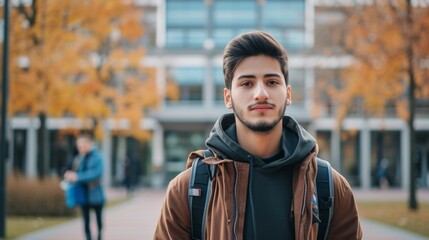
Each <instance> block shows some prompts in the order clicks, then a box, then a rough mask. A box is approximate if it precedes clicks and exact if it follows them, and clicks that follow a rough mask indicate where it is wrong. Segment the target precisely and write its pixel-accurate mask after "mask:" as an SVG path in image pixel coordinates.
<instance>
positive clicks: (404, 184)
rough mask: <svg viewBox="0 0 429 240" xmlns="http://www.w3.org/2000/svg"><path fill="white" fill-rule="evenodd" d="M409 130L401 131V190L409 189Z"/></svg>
mask: <svg viewBox="0 0 429 240" xmlns="http://www.w3.org/2000/svg"><path fill="white" fill-rule="evenodd" d="M409 142H410V136H409V129H408V128H407V127H404V128H402V130H401V143H400V144H401V170H402V171H401V175H402V176H401V188H402V189H409V188H410V162H411V159H409V156H410V148H409V147H408V146H409V144H408V143H409Z"/></svg>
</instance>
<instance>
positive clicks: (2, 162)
mask: <svg viewBox="0 0 429 240" xmlns="http://www.w3.org/2000/svg"><path fill="white" fill-rule="evenodd" d="M3 3H4V4H3V11H4V14H3V17H4V20H3V22H4V27H3V64H2V67H3V73H2V78H3V82H2V108H1V120H0V121H1V128H0V130H1V132H0V135H1V137H0V149H1V156H0V238H6V157H7V155H6V151H7V145H6V121H7V93H8V73H9V72H8V70H9V68H8V66H9V64H8V61H9V51H8V50H9V0H4V2H3Z"/></svg>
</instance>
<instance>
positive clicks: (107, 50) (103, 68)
mask: <svg viewBox="0 0 429 240" xmlns="http://www.w3.org/2000/svg"><path fill="white" fill-rule="evenodd" d="M21 4H22V3H21ZM142 14H143V11H142V9H139V8H138V7H136V6H135V5H134V4H133V2H132V1H122V0H108V1H107V0H88V1H65V2H64V1H54V0H45V1H37V0H33V1H32V2H31V4H30V5H29V6H24V5H20V6H19V7H17V8H15V9H14V11H13V12H12V22H13V24H12V25H13V26H15V27H14V28H13V31H12V33H11V43H12V44H11V63H12V66H11V74H10V75H11V79H12V81H11V94H10V101H9V102H10V104H11V105H10V108H9V109H10V114H11V116H16V115H17V114H21V115H25V116H38V117H39V118H40V120H41V125H42V126H41V130H42V131H41V134H40V135H41V136H42V137H41V140H40V141H39V144H42V145H45V147H41V150H42V151H41V153H42V154H41V156H40V159H41V162H42V163H43V164H42V165H43V166H42V167H41V168H40V169H39V172H40V173H41V175H42V176H43V175H44V174H45V173H46V172H45V171H46V170H47V165H46V164H47V159H46V155H45V154H44V152H45V151H46V149H45V148H46V130H45V129H46V127H45V126H46V121H45V119H46V118H47V117H64V116H71V117H77V118H79V119H81V120H82V122H83V123H84V126H85V127H89V128H92V129H93V130H94V131H95V135H96V137H98V138H99V137H101V134H102V129H103V128H102V125H103V124H100V123H102V122H103V121H105V120H106V119H108V118H114V119H121V120H125V122H126V123H127V125H128V128H127V130H124V131H121V132H119V133H122V134H132V135H133V136H136V137H137V138H139V139H145V138H147V137H148V136H147V134H144V132H143V131H141V130H140V127H139V124H138V123H139V121H140V119H142V118H143V117H144V113H145V110H146V109H148V108H151V107H156V105H157V104H158V102H159V100H160V99H159V94H158V90H157V86H156V80H155V77H154V74H155V72H154V70H153V69H147V68H145V67H143V66H142V65H141V64H140V62H141V61H140V60H141V58H142V57H143V56H144V55H145V52H144V49H143V48H142V47H141V44H140V43H139V39H140V38H141V37H142V35H143V34H144V29H143V27H142V25H141V24H140V18H141V16H142ZM169 87H170V88H169V89H168V93H167V96H172V97H175V94H177V90H176V89H175V88H174V87H175V85H174V84H171V85H170V86H169ZM44 150H45V151H44ZM40 170H41V171H40Z"/></svg>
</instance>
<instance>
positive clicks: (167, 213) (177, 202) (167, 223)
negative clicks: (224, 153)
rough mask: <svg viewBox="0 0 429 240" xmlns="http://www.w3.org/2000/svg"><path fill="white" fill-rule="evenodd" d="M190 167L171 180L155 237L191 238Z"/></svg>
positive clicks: (162, 238) (166, 238)
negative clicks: (189, 205) (189, 204)
mask: <svg viewBox="0 0 429 240" xmlns="http://www.w3.org/2000/svg"><path fill="white" fill-rule="evenodd" d="M189 170H190V169H188V170H186V171H184V172H182V173H181V174H179V175H178V176H176V177H175V178H174V179H173V180H171V181H170V183H169V185H168V188H167V191H166V195H165V199H164V204H163V206H162V209H161V216H160V217H159V220H158V224H157V226H156V229H155V235H154V238H153V239H156V240H158V239H159V240H168V239H190V238H191V237H190V235H191V234H190V232H191V226H190V217H189V207H188V183H189V176H190V175H189V173H190V171H189Z"/></svg>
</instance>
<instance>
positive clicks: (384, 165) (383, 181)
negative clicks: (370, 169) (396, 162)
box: [375, 158, 389, 189]
mask: <svg viewBox="0 0 429 240" xmlns="http://www.w3.org/2000/svg"><path fill="white" fill-rule="evenodd" d="M388 169H389V160H387V158H382V159H381V160H380V162H379V163H378V166H377V169H376V171H375V178H376V179H377V183H378V186H379V187H380V188H381V189H387V188H389V180H388V178H387V173H388Z"/></svg>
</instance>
